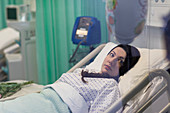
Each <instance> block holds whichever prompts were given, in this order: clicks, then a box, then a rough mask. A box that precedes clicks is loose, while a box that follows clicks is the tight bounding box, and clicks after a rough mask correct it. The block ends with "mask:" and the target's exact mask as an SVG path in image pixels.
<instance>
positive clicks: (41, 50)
mask: <svg viewBox="0 0 170 113" xmlns="http://www.w3.org/2000/svg"><path fill="white" fill-rule="evenodd" d="M78 16H94V17H97V18H98V19H99V20H100V22H101V31H102V43H103V42H107V38H106V37H107V27H106V22H105V3H104V2H103V1H102V0H36V45H37V63H38V78H39V83H40V84H49V83H53V82H54V81H56V80H57V79H58V78H59V77H60V76H61V74H62V73H64V72H66V71H67V70H68V69H69V68H70V64H69V63H68V61H69V58H70V56H71V55H72V54H73V52H72V50H73V49H75V48H76V45H74V44H72V41H71V36H72V29H73V25H74V22H75V19H76V17H78Z"/></svg>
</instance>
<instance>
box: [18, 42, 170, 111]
mask: <svg viewBox="0 0 170 113" xmlns="http://www.w3.org/2000/svg"><path fill="white" fill-rule="evenodd" d="M115 46H116V44H114V43H112V42H109V43H107V44H102V45H100V46H98V47H97V48H96V49H95V50H93V51H92V52H91V53H90V54H88V55H87V56H86V57H85V58H84V59H82V60H81V61H80V62H79V63H77V64H76V65H75V66H74V67H72V68H71V69H70V70H69V71H68V72H67V73H69V72H74V70H75V69H77V68H85V69H87V70H91V71H93V72H94V71H95V72H99V71H100V69H101V65H102V62H103V60H104V58H105V56H106V55H107V53H108V52H109V51H110V50H111V49H112V48H113V47H115ZM138 49H139V51H140V53H141V58H140V59H139V61H138V63H137V64H136V65H135V66H134V68H132V69H131V70H130V71H129V72H127V73H126V74H125V75H124V76H123V77H121V78H120V82H119V88H120V92H121V95H122V97H121V98H120V99H119V100H118V101H116V102H115V103H114V104H113V105H112V106H111V107H110V108H109V109H108V111H107V112H108V113H114V112H115V111H117V110H118V109H119V108H121V107H123V108H124V110H123V112H124V113H127V112H129V113H132V112H143V111H145V110H147V108H149V107H150V106H151V105H152V103H153V102H154V101H156V100H157V98H158V97H159V96H160V95H162V94H163V93H164V92H166V96H167V100H168V102H166V103H165V104H167V105H165V106H163V108H164V109H162V108H161V110H162V112H164V111H167V110H169V106H170V105H169V103H170V86H169V84H170V75H169V74H168V72H167V71H166V70H167V69H168V68H169V61H167V59H166V55H165V52H166V51H165V50H161V49H152V50H149V49H146V48H138ZM158 53H159V54H158ZM93 57H95V59H94V61H93V62H91V63H90V64H88V65H86V66H84V65H85V64H87V63H88V62H89V60H90V59H92V58H93ZM160 76H162V77H160ZM138 82H139V83H138ZM142 88H144V89H142ZM153 89H155V90H154V91H153ZM141 91H142V92H141ZM137 92H139V94H137ZM136 94H137V96H135V95H136ZM143 95H144V96H143ZM16 97H17V96H16ZM141 100H146V101H141ZM161 103H164V101H163V102H162V101H161ZM162 105H163V104H162Z"/></svg>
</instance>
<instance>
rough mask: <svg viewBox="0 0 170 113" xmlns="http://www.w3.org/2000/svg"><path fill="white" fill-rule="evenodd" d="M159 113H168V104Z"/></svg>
mask: <svg viewBox="0 0 170 113" xmlns="http://www.w3.org/2000/svg"><path fill="white" fill-rule="evenodd" d="M159 113H170V103H169V104H167V105H166V106H165V107H164V108H163V109H162V110H161V111H160V112H159Z"/></svg>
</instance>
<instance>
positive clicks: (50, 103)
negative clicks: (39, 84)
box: [0, 44, 140, 113]
mask: <svg viewBox="0 0 170 113" xmlns="http://www.w3.org/2000/svg"><path fill="white" fill-rule="evenodd" d="M139 58H140V54H139V51H138V50H137V49H136V48H135V47H132V46H130V45H122V44H121V45H118V46H116V47H115V48H113V49H112V50H111V51H110V52H109V53H108V54H107V56H106V58H105V59H104V61H103V64H102V67H101V72H100V73H90V72H88V71H85V70H82V69H77V70H76V71H74V72H73V73H64V74H62V76H61V77H60V78H59V80H57V81H56V82H55V83H53V84H51V85H48V86H46V88H45V89H44V90H43V91H41V92H40V93H33V94H28V95H26V96H23V97H19V98H17V99H15V100H10V101H5V102H0V113H71V112H73V113H88V112H94V113H97V112H105V110H106V109H108V108H109V106H110V105H111V104H113V103H114V102H115V101H116V100H118V99H119V97H120V93H119V89H118V78H119V76H122V75H124V74H125V73H126V72H127V71H128V70H130V69H131V68H132V67H133V66H134V65H135V64H136V63H137V61H138V59H139ZM89 71H90V70H89ZM119 111H121V110H119Z"/></svg>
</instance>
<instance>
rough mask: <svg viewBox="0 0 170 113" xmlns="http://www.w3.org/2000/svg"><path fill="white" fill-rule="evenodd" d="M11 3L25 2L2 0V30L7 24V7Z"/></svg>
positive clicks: (0, 22) (0, 3) (0, 26)
mask: <svg viewBox="0 0 170 113" xmlns="http://www.w3.org/2000/svg"><path fill="white" fill-rule="evenodd" d="M10 4H14V5H20V4H23V0H0V30H1V29H3V28H5V27H6V26H7V25H6V20H5V19H6V17H5V16H6V14H5V7H6V6H7V5H10Z"/></svg>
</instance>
